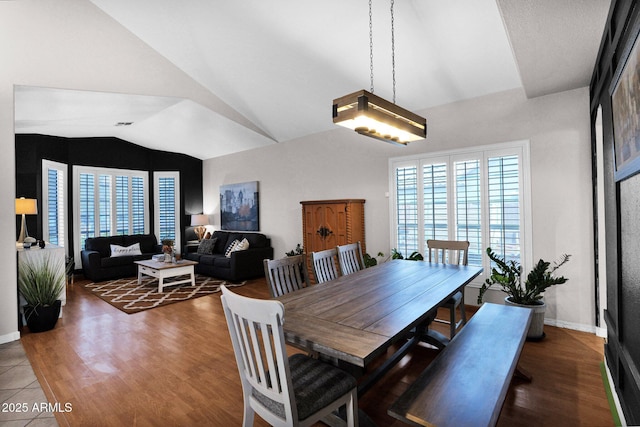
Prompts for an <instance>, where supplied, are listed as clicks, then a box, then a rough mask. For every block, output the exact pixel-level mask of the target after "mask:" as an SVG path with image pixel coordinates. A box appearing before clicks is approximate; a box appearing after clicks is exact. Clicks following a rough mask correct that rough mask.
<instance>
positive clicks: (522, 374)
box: [513, 364, 533, 383]
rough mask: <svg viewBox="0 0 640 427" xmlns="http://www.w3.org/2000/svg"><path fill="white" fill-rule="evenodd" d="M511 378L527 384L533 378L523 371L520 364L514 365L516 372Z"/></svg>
mask: <svg viewBox="0 0 640 427" xmlns="http://www.w3.org/2000/svg"><path fill="white" fill-rule="evenodd" d="M513 376H514V377H516V378H520V379H521V380H524V381H526V382H528V383H530V382H531V380H532V379H533V376H532V375H531V374H530V373H529V372H528V371H527V370H525V369H523V368H522V367H521V366H520V364H518V365H516V371H515V372H514V373H513Z"/></svg>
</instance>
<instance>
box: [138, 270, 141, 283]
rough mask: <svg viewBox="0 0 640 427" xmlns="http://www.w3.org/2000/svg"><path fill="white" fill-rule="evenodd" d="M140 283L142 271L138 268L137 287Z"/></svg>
mask: <svg viewBox="0 0 640 427" xmlns="http://www.w3.org/2000/svg"><path fill="white" fill-rule="evenodd" d="M140 283H142V271H140V267H138V285H139V284H140Z"/></svg>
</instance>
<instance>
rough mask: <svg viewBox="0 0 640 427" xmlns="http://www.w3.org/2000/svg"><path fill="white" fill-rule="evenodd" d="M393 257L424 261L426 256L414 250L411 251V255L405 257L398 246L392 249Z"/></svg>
mask: <svg viewBox="0 0 640 427" xmlns="http://www.w3.org/2000/svg"><path fill="white" fill-rule="evenodd" d="M391 259H406V260H408V261H423V260H424V257H423V256H422V254H421V253H420V252H417V251H413V252H411V255H409V256H408V257H407V258H405V257H404V256H403V255H402V252H398V250H397V249H396V248H393V249H391Z"/></svg>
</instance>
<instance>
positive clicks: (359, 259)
mask: <svg viewBox="0 0 640 427" xmlns="http://www.w3.org/2000/svg"><path fill="white" fill-rule="evenodd" d="M336 249H337V251H338V263H339V264H340V272H341V274H342V275H343V276H346V275H347V274H351V273H355V272H356V271H360V270H362V269H363V268H364V258H363V256H362V246H361V245H360V242H356V243H350V244H348V245H342V246H338V247H337V248H336Z"/></svg>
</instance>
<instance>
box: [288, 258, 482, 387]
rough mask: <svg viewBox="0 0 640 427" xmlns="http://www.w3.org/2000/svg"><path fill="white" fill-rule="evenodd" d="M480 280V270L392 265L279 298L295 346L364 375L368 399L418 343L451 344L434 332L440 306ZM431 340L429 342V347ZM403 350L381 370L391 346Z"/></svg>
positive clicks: (417, 263)
mask: <svg viewBox="0 0 640 427" xmlns="http://www.w3.org/2000/svg"><path fill="white" fill-rule="evenodd" d="M481 273H482V267H478V266H464V265H452V264H441V263H430V262H425V261H412V260H391V261H387V262H384V263H380V264H378V265H376V266H373V267H370V268H365V269H362V270H359V271H357V272H355V273H352V274H349V275H344V276H340V277H338V278H337V279H334V280H330V281H327V282H324V283H321V284H316V285H312V286H308V287H306V288H303V289H300V290H297V291H295V292H291V293H288V294H285V295H282V296H280V297H278V298H277V300H279V301H280V302H282V304H283V305H284V308H285V319H284V334H285V338H286V340H287V341H288V342H289V343H291V344H292V345H294V346H296V347H298V348H302V349H305V350H307V351H309V352H314V353H317V354H319V355H320V356H321V357H324V358H327V359H328V360H333V361H336V362H337V363H338V364H341V365H344V366H349V367H352V368H356V371H357V372H361V373H362V374H363V375H365V374H366V375H365V378H364V379H363V380H362V381H360V382H359V386H358V394H359V395H362V394H363V393H365V392H366V391H367V390H368V389H369V388H370V387H371V386H372V385H373V384H374V383H375V382H376V381H377V380H378V379H380V378H381V377H382V376H383V375H384V374H385V373H386V372H387V371H388V370H389V369H391V368H392V367H393V365H395V364H396V363H397V362H398V361H400V359H402V357H404V355H405V354H406V353H407V352H408V351H409V350H410V349H411V347H413V346H414V345H415V344H417V343H418V342H420V341H422V340H424V339H425V338H430V339H431V342H433V337H437V339H441V340H442V341H443V343H442V345H446V342H447V341H448V340H447V339H446V338H445V337H444V336H441V335H438V334H433V333H431V332H432V331H429V327H428V326H429V323H430V322H431V320H433V317H434V316H435V312H436V310H437V308H438V306H440V305H442V303H444V302H445V301H447V299H449V298H450V297H451V296H452V295H453V294H455V293H456V292H458V291H459V290H461V289H464V287H465V286H466V285H467V284H469V283H470V282H471V281H472V280H473V279H474V278H476V277H478V276H479V275H480V274H481ZM429 341H430V340H429V339H427V342H429ZM396 342H400V343H401V346H400V348H399V349H398V350H397V351H396V352H395V353H394V354H393V355H391V356H389V357H387V358H386V360H385V361H384V363H382V364H378V365H379V366H378V367H376V369H375V370H372V371H371V372H368V370H367V368H368V367H369V365H370V364H371V362H373V361H374V360H375V359H376V358H378V357H379V356H381V355H382V354H386V353H387V350H388V349H389V347H391V346H392V345H394V344H395V343H396Z"/></svg>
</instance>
